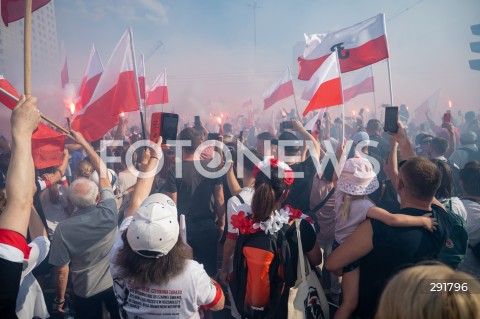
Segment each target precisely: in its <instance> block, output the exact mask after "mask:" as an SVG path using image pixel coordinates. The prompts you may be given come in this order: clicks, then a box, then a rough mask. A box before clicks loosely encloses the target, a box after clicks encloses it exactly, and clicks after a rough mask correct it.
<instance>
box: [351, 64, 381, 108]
mask: <svg viewBox="0 0 480 319" xmlns="http://www.w3.org/2000/svg"><path fill="white" fill-rule="evenodd" d="M374 90H375V87H374V82H373V74H372V68H371V67H367V68H364V69H363V70H360V71H359V72H358V73H357V74H356V76H355V77H354V78H353V79H351V81H349V82H346V81H344V83H343V99H344V101H343V102H344V103H347V102H348V101H349V100H351V99H353V98H354V97H356V96H357V95H360V94H364V93H370V92H373V91H374Z"/></svg>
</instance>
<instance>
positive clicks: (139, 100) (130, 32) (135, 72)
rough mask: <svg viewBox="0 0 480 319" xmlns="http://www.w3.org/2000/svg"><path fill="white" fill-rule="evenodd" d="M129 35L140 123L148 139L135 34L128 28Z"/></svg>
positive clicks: (143, 134)
mask: <svg viewBox="0 0 480 319" xmlns="http://www.w3.org/2000/svg"><path fill="white" fill-rule="evenodd" d="M128 33H129V34H130V49H131V50H132V60H133V61H132V62H133V73H134V74H135V89H136V90H137V99H138V106H139V109H140V123H141V124H142V137H143V139H146V138H145V136H146V134H145V122H144V120H143V107H142V101H141V98H140V85H139V83H138V74H137V61H136V59H135V48H134V46H133V34H132V28H128Z"/></svg>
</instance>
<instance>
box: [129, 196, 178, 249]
mask: <svg viewBox="0 0 480 319" xmlns="http://www.w3.org/2000/svg"><path fill="white" fill-rule="evenodd" d="M179 232H180V227H179V225H178V220H177V207H176V206H175V203H174V202H173V200H172V199H171V198H170V197H168V196H167V195H164V194H153V195H150V196H149V197H147V199H145V200H144V201H143V203H142V205H141V206H140V208H139V209H138V210H137V211H136V212H135V214H134V215H133V218H132V222H131V223H130V225H129V226H128V230H127V240H128V244H129V245H130V247H131V248H132V250H133V251H134V252H136V253H137V254H139V255H140V256H143V257H147V258H159V257H162V256H165V255H167V254H168V253H169V252H170V250H171V249H172V248H173V246H175V244H176V243H177V240H178V235H179ZM149 252H153V253H157V254H151V253H149Z"/></svg>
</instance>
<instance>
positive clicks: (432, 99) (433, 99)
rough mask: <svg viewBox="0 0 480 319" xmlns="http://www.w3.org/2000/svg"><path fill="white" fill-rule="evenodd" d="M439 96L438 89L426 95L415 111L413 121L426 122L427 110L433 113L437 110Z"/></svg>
mask: <svg viewBox="0 0 480 319" xmlns="http://www.w3.org/2000/svg"><path fill="white" fill-rule="evenodd" d="M439 98H440V89H438V90H436V91H435V92H434V93H433V94H432V95H430V96H429V97H428V99H426V100H425V101H424V102H423V103H422V104H420V106H418V107H417V108H416V109H415V111H414V114H415V122H416V123H417V124H421V123H424V122H427V115H426V113H427V112H430V113H431V114H433V112H435V111H436V110H437V105H438V100H439Z"/></svg>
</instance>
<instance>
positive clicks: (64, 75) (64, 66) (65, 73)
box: [60, 42, 70, 89]
mask: <svg viewBox="0 0 480 319" xmlns="http://www.w3.org/2000/svg"><path fill="white" fill-rule="evenodd" d="M61 51H62V62H63V63H62V70H61V71H60V80H61V81H62V89H64V88H65V86H66V85H67V83H68V82H70V80H69V78H68V64H67V51H66V50H65V45H64V44H63V42H62V49H61Z"/></svg>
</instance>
